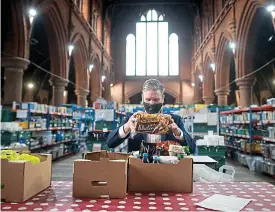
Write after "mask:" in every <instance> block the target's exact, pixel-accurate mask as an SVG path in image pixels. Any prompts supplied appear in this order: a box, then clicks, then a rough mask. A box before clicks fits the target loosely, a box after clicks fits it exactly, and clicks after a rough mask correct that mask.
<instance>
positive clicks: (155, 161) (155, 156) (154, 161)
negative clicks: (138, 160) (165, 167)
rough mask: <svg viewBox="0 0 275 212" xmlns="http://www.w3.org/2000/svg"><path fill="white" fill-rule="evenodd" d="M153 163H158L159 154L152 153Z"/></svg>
mask: <svg viewBox="0 0 275 212" xmlns="http://www.w3.org/2000/svg"><path fill="white" fill-rule="evenodd" d="M153 163H159V156H157V155H153Z"/></svg>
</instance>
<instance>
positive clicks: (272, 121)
mask: <svg viewBox="0 0 275 212" xmlns="http://www.w3.org/2000/svg"><path fill="white" fill-rule="evenodd" d="M259 124H275V120H262V121H261V123H259Z"/></svg>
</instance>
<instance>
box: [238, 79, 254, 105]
mask: <svg viewBox="0 0 275 212" xmlns="http://www.w3.org/2000/svg"><path fill="white" fill-rule="evenodd" d="M254 83H255V79H253V78H242V79H237V80H236V84H237V86H239V90H240V106H241V107H248V106H250V105H251V103H252V87H253V84H254Z"/></svg>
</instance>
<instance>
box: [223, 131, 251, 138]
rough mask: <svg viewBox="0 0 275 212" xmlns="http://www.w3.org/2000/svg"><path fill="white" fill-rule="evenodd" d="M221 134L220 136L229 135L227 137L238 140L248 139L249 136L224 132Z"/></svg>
mask: <svg viewBox="0 0 275 212" xmlns="http://www.w3.org/2000/svg"><path fill="white" fill-rule="evenodd" d="M221 134H222V135H229V136H234V137H239V138H249V135H241V134H233V133H226V132H221Z"/></svg>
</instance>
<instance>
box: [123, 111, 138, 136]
mask: <svg viewBox="0 0 275 212" xmlns="http://www.w3.org/2000/svg"><path fill="white" fill-rule="evenodd" d="M136 115H137V113H134V114H133V115H132V116H131V117H130V118H129V120H128V122H127V123H126V124H124V125H123V127H124V132H125V133H126V134H128V133H130V132H131V131H135V130H136V126H137V118H136Z"/></svg>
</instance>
